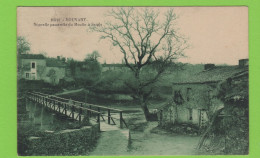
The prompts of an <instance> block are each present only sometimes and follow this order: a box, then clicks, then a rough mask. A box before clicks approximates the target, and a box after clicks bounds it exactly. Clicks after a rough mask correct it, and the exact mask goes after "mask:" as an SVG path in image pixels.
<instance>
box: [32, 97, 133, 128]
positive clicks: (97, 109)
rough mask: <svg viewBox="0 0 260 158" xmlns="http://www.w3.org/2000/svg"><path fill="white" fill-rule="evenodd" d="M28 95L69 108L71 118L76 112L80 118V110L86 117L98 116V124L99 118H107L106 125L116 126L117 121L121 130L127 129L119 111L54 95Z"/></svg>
mask: <svg viewBox="0 0 260 158" xmlns="http://www.w3.org/2000/svg"><path fill="white" fill-rule="evenodd" d="M30 94H35V95H37V96H39V97H44V98H45V99H46V98H47V99H48V100H52V101H54V102H57V103H58V104H61V106H64V105H65V107H64V108H65V109H67V108H68V107H69V108H70V110H71V111H72V113H71V115H73V116H74V113H75V112H76V110H77V112H78V113H79V114H80V115H77V117H81V115H82V112H83V111H82V110H85V111H86V112H87V116H90V117H91V116H92V115H98V116H97V121H98V122H100V119H101V118H102V120H103V121H106V120H105V118H107V123H108V124H114V125H116V122H115V120H119V122H120V128H123V126H125V127H127V128H128V126H127V124H126V122H125V120H124V118H123V111H122V110H120V109H115V108H109V107H105V106H100V105H95V104H90V103H85V102H80V101H76V100H72V99H66V98H62V97H58V96H55V95H49V94H44V93H40V92H33V93H30ZM67 106H68V107H67ZM64 108H63V109H64ZM104 111H106V112H107V114H104V113H103V112H104ZM111 112H115V113H119V118H117V117H114V116H112V115H111Z"/></svg>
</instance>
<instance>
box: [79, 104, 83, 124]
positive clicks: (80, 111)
mask: <svg viewBox="0 0 260 158" xmlns="http://www.w3.org/2000/svg"><path fill="white" fill-rule="evenodd" d="M80 107H81V108H80V109H79V123H80V122H81V114H82V107H83V105H82V103H80Z"/></svg>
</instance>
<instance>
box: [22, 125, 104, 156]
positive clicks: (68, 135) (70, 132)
mask: <svg viewBox="0 0 260 158" xmlns="http://www.w3.org/2000/svg"><path fill="white" fill-rule="evenodd" d="M99 132H100V130H99V124H97V123H94V122H92V126H84V127H82V128H80V129H66V130H61V131H58V132H53V131H45V132H44V133H42V135H41V136H37V137H35V136H34V137H33V136H32V137H29V138H28V150H27V152H26V155H48V156H50V155H88V152H89V151H91V149H92V148H93V147H94V146H95V143H96V140H97V139H98V137H99Z"/></svg>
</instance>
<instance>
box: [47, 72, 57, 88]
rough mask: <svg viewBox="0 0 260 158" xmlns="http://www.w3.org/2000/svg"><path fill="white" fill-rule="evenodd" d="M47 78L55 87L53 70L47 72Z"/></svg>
mask: <svg viewBox="0 0 260 158" xmlns="http://www.w3.org/2000/svg"><path fill="white" fill-rule="evenodd" d="M46 76H47V77H50V79H51V83H52V84H53V85H55V84H56V81H55V80H56V77H57V76H56V71H55V70H54V69H50V70H49V72H48V74H47V75H46Z"/></svg>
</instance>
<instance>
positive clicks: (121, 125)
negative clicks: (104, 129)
mask: <svg viewBox="0 0 260 158" xmlns="http://www.w3.org/2000/svg"><path fill="white" fill-rule="evenodd" d="M120 128H123V112H122V111H120Z"/></svg>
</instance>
